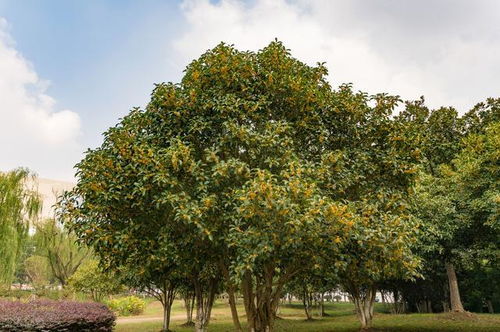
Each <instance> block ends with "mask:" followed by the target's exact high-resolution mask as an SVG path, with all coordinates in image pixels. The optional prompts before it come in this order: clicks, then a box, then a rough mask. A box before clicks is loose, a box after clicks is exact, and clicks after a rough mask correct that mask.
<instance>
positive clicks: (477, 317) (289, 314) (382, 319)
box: [116, 301, 500, 332]
mask: <svg viewBox="0 0 500 332" xmlns="http://www.w3.org/2000/svg"><path fill="white" fill-rule="evenodd" d="M353 310H354V307H353V305H352V304H351V303H333V304H327V305H326V313H327V314H328V317H323V318H319V317H317V318H315V319H314V320H313V321H306V320H305V315H304V312H303V309H302V306H301V305H300V304H298V303H297V304H291V305H283V306H282V307H281V308H280V313H279V317H280V318H281V319H279V320H277V321H276V331H280V332H282V331H297V332H302V331H317V332H327V331H343V332H347V331H349V332H350V331H358V330H359V323H358V321H357V319H356V316H355V315H354V312H353ZM239 313H240V314H242V313H243V308H242V307H240V308H239ZM161 315H162V309H161V305H160V304H159V303H158V302H151V303H149V304H148V307H147V308H146V310H145V312H144V314H142V315H140V316H134V317H123V318H119V319H118V322H117V326H116V331H117V332H157V331H160V330H161V317H162V316H161ZM172 316H173V319H172V323H171V329H172V330H174V331H179V332H184V331H186V332H187V331H192V330H193V329H192V328H189V327H187V328H186V327H182V326H181V325H182V324H183V323H184V322H185V319H186V317H185V312H184V308H183V307H182V303H181V301H176V302H175V303H174V306H173V308H172ZM241 322H242V323H243V325H244V323H245V317H241ZM208 329H209V331H213V332H223V331H224V332H225V331H228V332H229V331H233V325H232V320H231V314H230V311H229V306H228V305H227V304H226V303H223V302H217V303H216V304H215V305H214V309H213V312H212V319H211V321H210V325H209V328H208ZM372 331H391V332H392V331H400V332H407V331H408V332H409V331H427V332H431V331H463V332H475V331H478V332H482V331H488V332H494V331H495V332H497V331H498V332H500V314H495V315H489V314H471V315H465V314H464V315H459V314H451V313H443V314H409V315H392V314H389V313H387V308H385V307H384V306H383V305H382V304H377V305H376V315H375V319H374V326H373V329H372Z"/></svg>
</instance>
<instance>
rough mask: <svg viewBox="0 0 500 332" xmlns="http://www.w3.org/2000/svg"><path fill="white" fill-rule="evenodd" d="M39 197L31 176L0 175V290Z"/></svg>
mask: <svg viewBox="0 0 500 332" xmlns="http://www.w3.org/2000/svg"><path fill="white" fill-rule="evenodd" d="M40 208H41V203H40V198H39V196H38V193H37V191H36V188H35V181H34V175H33V174H31V173H30V172H29V171H28V170H26V169H17V170H14V171H11V172H7V173H1V172H0V257H2V263H1V264H0V287H9V286H10V284H11V282H12V278H13V276H14V272H15V270H16V266H17V263H18V259H19V256H20V253H21V250H22V248H23V241H24V240H25V239H26V237H27V236H28V230H29V226H30V223H31V222H33V220H34V219H35V218H36V217H37V216H38V213H39V211H40Z"/></svg>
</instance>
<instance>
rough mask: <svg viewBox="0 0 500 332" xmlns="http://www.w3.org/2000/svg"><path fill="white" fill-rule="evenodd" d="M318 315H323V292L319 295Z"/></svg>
mask: <svg viewBox="0 0 500 332" xmlns="http://www.w3.org/2000/svg"><path fill="white" fill-rule="evenodd" d="M318 313H319V317H323V316H325V294H324V293H323V292H321V294H320V297H319V310H318Z"/></svg>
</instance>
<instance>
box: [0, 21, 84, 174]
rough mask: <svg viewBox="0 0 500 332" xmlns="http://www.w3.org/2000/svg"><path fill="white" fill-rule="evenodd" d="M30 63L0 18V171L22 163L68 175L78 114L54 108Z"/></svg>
mask: <svg viewBox="0 0 500 332" xmlns="http://www.w3.org/2000/svg"><path fill="white" fill-rule="evenodd" d="M47 87H48V82H46V81H43V80H41V79H40V78H39V77H38V75H37V73H36V72H35V70H34V69H33V67H32V66H31V64H30V63H29V62H28V61H27V60H26V59H25V58H24V57H23V56H22V55H21V54H20V53H19V52H18V51H17V50H16V48H15V44H14V42H13V40H12V38H11V37H10V35H9V33H8V25H7V22H6V20H5V19H3V18H0V153H1V155H0V170H8V169H12V168H15V167H19V166H23V167H29V168H30V169H32V170H34V171H36V172H39V173H40V174H41V175H42V176H46V177H52V178H56V179H72V177H73V174H72V172H71V168H72V166H73V164H74V163H75V162H76V161H77V160H78V158H79V157H80V155H81V147H80V146H79V144H78V136H79V135H80V118H79V116H78V114H77V113H75V112H72V111H70V110H57V109H56V101H55V100H54V99H53V98H52V97H51V96H49V95H48V94H47V93H46V90H47Z"/></svg>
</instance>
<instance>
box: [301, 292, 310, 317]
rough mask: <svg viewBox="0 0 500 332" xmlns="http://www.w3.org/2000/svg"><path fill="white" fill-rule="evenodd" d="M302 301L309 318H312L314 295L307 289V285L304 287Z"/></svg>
mask: <svg viewBox="0 0 500 332" xmlns="http://www.w3.org/2000/svg"><path fill="white" fill-rule="evenodd" d="M302 303H303V304H304V311H305V312H306V317H307V320H312V296H311V293H310V292H309V291H308V290H307V286H306V285H304V286H303V288H302Z"/></svg>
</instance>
